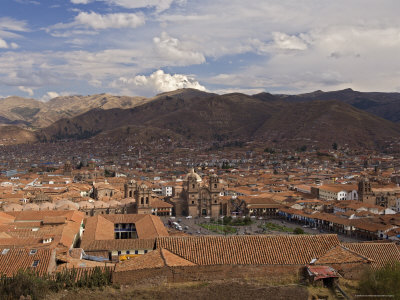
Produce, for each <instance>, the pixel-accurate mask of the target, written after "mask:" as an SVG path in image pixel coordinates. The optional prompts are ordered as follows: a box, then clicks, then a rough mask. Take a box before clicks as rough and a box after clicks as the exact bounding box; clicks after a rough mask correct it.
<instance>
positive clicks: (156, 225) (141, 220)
mask: <svg viewBox="0 0 400 300" xmlns="http://www.w3.org/2000/svg"><path fill="white" fill-rule="evenodd" d="M124 223H134V224H135V227H136V233H137V235H138V238H139V239H154V238H156V237H163V236H168V231H167V229H166V228H165V226H164V224H163V223H162V221H161V219H160V218H159V217H157V216H153V215H148V214H143V215H139V214H116V215H97V216H94V217H90V218H87V220H86V224H85V232H84V234H83V237H82V243H81V245H82V248H84V249H85V250H86V249H88V247H90V245H91V243H92V242H93V241H100V240H109V241H110V240H114V224H124Z"/></svg>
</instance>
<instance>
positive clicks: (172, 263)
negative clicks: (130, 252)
mask: <svg viewBox="0 0 400 300" xmlns="http://www.w3.org/2000/svg"><path fill="white" fill-rule="evenodd" d="M195 265H196V264H194V263H192V262H190V261H188V260H186V259H184V258H182V257H179V256H177V255H175V254H173V253H171V252H170V251H168V250H166V249H162V248H160V249H156V250H154V251H151V252H149V253H147V254H145V255H140V256H138V257H136V258H133V259H130V260H127V261H124V262H121V263H119V264H118V265H117V266H116V267H115V272H123V271H129V270H140V269H151V268H162V267H166V266H168V267H177V266H195Z"/></svg>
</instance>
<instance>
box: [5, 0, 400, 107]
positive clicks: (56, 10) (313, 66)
mask: <svg viewBox="0 0 400 300" xmlns="http://www.w3.org/2000/svg"><path fill="white" fill-rule="evenodd" d="M399 11H400V1H398V0H380V1H376V0H375V1H372V0H352V1H348V0H335V1H328V0H282V1H277V0H263V1H255V0H249V1H243V0H201V1H200V0H1V4H0V97H7V96H10V95H18V96H24V97H33V98H36V99H41V100H44V101H46V100H48V99H50V98H52V97H56V96H58V95H70V94H82V95H87V94H94V93H104V92H106V93H111V94H117V95H141V96H153V95H155V94H157V93H160V92H165V91H169V90H174V89H177V88H182V87H192V88H198V89H201V90H207V91H211V92H217V93H228V92H234V91H238V92H244V93H247V94H254V93H258V92H262V91H267V92H272V93H301V92H310V91H313V90H318V89H322V90H335V89H342V88H348V87H350V88H353V89H355V90H361V91H394V92H396V91H397V92H399V91H400V54H399V53H400V19H399V18H398V12H399Z"/></svg>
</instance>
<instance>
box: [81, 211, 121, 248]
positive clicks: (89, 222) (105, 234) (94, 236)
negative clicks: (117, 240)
mask: <svg viewBox="0 0 400 300" xmlns="http://www.w3.org/2000/svg"><path fill="white" fill-rule="evenodd" d="M113 239H114V223H113V222H111V221H109V220H107V219H105V218H104V217H103V216H100V215H97V216H94V217H91V218H87V219H86V223H85V231H84V233H83V236H82V242H81V247H82V248H83V249H85V248H86V247H87V246H88V245H89V244H90V243H91V242H92V241H95V240H113Z"/></svg>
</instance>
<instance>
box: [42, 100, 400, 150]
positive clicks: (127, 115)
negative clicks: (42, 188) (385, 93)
mask: <svg viewBox="0 0 400 300" xmlns="http://www.w3.org/2000/svg"><path fill="white" fill-rule="evenodd" d="M129 125H131V126H136V131H135V132H136V133H137V132H138V130H139V131H140V130H141V129H140V128H145V127H151V128H159V129H163V130H168V131H169V132H173V133H175V134H177V135H179V136H181V137H183V138H186V139H192V140H209V141H212V140H228V139H244V140H252V139H262V140H275V141H277V142H279V143H283V144H300V145H302V144H310V143H314V144H319V145H324V146H327V145H331V144H332V143H333V142H337V143H340V144H342V145H343V144H349V145H353V146H368V147H375V146H379V145H382V143H384V141H385V140H391V139H392V138H398V137H400V128H399V126H398V125H397V124H394V123H392V122H390V121H386V120H383V119H381V118H379V117H376V116H374V115H371V114H369V113H367V112H364V111H361V110H359V109H356V108H354V107H353V106H351V105H348V104H346V103H343V102H339V101H310V102H303V103H293V102H288V101H282V100H276V101H266V100H265V99H257V98H256V97H250V96H246V95H243V94H238V93H235V94H227V95H223V96H218V95H215V94H209V95H208V96H207V95H204V93H202V94H201V95H200V96H194V97H192V96H191V95H190V94H189V95H188V94H186V93H183V94H182V93H178V94H174V95H168V96H165V95H164V96H161V97H158V98H156V99H154V100H153V101H151V102H149V103H145V104H143V105H140V106H137V107H135V108H132V109H111V110H100V109H96V110H91V111H88V112H87V113H85V114H83V115H80V116H79V117H76V118H72V119H62V120H59V121H57V122H56V123H54V124H53V125H51V126H49V127H47V128H45V129H43V130H42V131H40V133H39V136H40V138H41V139H42V140H43V139H46V140H56V139H60V138H88V137H91V136H94V135H96V134H98V133H100V132H107V131H110V130H116V129H117V128H120V127H124V126H129Z"/></svg>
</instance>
